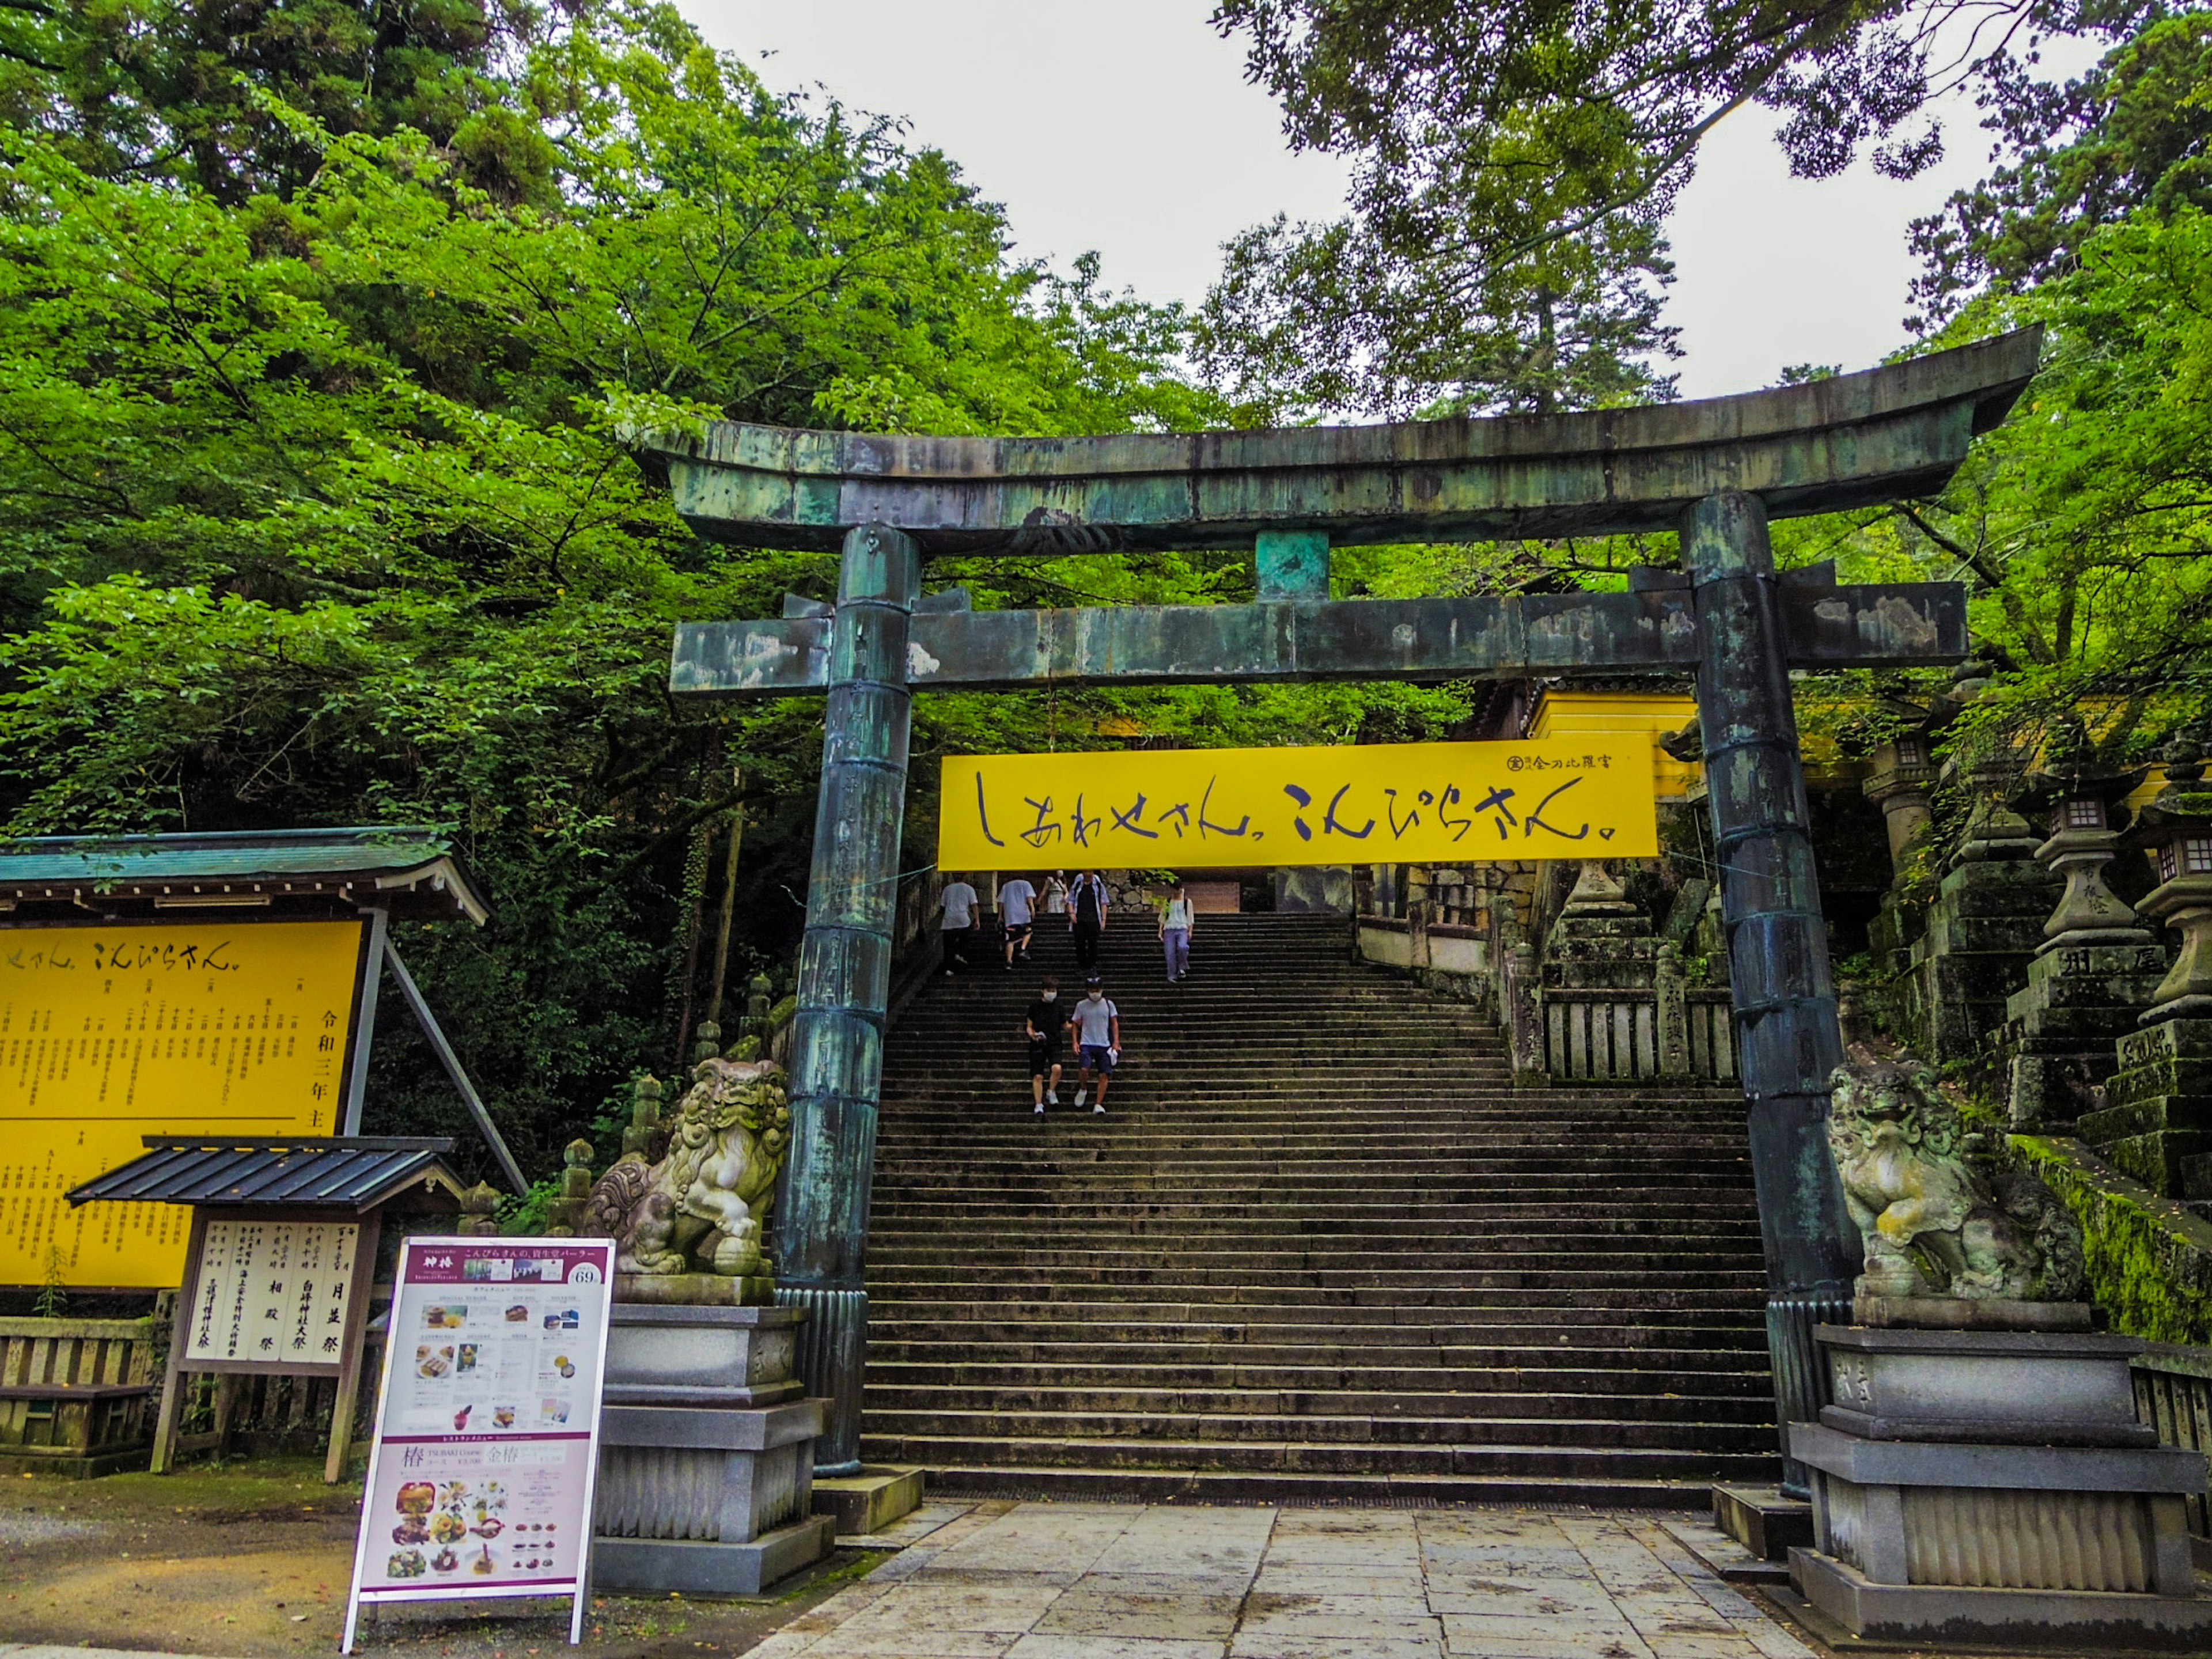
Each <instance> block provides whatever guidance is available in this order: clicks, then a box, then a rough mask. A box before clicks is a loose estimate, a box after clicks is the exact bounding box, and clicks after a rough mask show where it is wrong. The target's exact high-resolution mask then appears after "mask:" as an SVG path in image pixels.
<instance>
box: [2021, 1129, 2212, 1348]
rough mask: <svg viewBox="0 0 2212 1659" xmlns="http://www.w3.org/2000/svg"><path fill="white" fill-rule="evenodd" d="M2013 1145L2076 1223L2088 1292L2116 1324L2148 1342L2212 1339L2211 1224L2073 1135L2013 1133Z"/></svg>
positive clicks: (2207, 1340)
mask: <svg viewBox="0 0 2212 1659" xmlns="http://www.w3.org/2000/svg"><path fill="white" fill-rule="evenodd" d="M2011 1146H2012V1149H2013V1151H2014V1152H2015V1153H2016V1154H2018V1156H2019V1157H2020V1158H2021V1162H2022V1163H2023V1164H2026V1165H2027V1168H2029V1169H2031V1170H2033V1171H2034V1172H2035V1173H2036V1174H2037V1175H2039V1176H2042V1177H2043V1179H2044V1181H2045V1182H2046V1183H2047V1184H2048V1185H2049V1186H2050V1188H2051V1191H2052V1192H2054V1193H2056V1194H2057V1195H2058V1198H2059V1201H2060V1202H2062V1203H2063V1204H2064V1205H2065V1206H2066V1207H2067V1209H2068V1210H2069V1211H2070V1212H2072V1213H2073V1216H2074V1218H2075V1220H2076V1221H2077V1222H2079V1223H2080V1224H2081V1237H2082V1245H2083V1249H2084V1250H2085V1252H2086V1254H2087V1258H2088V1268H2089V1294H2090V1296H2091V1297H2092V1298H2093V1299H2094V1300H2095V1301H2097V1302H2098V1303H2100V1304H2102V1305H2103V1306H2104V1307H2105V1308H2106V1310H2108V1311H2109V1312H2110V1313H2111V1315H2112V1324H2113V1327H2114V1328H2115V1329H2118V1330H2120V1331H2124V1332H2125V1333H2126V1334H2129V1335H2130V1336H2140V1337H2143V1338H2145V1339H2147V1340H2150V1341H2154V1342H2196V1343H2203V1342H2212V1224H2208V1223H2206V1222H2205V1221H2203V1219H2202V1218H2199V1217H2197V1216H2196V1215H2193V1214H2191V1212H2189V1211H2187V1210H2185V1209H2184V1208H2183V1207H2182V1206H2180V1205H2179V1204H2177V1203H2175V1202H2174V1201H2173V1200H2171V1199H2166V1198H2160V1196H2159V1195H2158V1194H2156V1193H2154V1192H2153V1191H2151V1189H2150V1188H2148V1187H2145V1186H2143V1185H2142V1183H2141V1182H2136V1181H2132V1180H2130V1179H2129V1178H2128V1177H2127V1176H2124V1175H2122V1174H2120V1173H2119V1172H2118V1170H2114V1169H2113V1168H2112V1166H2111V1165H2109V1164H2106V1163H2105V1162H2104V1161H2103V1160H2102V1159H2100V1158H2098V1157H2097V1156H2096V1155H2095V1154H2094V1153H2093V1152H2090V1151H2089V1149H2088V1148H2087V1147H2086V1146H2083V1145H2082V1144H2081V1142H2080V1141H2078V1140H2074V1139H2068V1138H2066V1137H2063V1136H2057V1135H2014V1136H2013V1137H2011Z"/></svg>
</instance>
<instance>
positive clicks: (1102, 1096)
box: [1067, 979, 1121, 1114]
mask: <svg viewBox="0 0 2212 1659" xmlns="http://www.w3.org/2000/svg"><path fill="white" fill-rule="evenodd" d="M1067 1023H1068V1024H1071V1025H1073V1027H1075V1043H1076V1054H1077V1056H1078V1058H1079V1063H1080V1065H1081V1067H1082V1069H1081V1071H1080V1072H1079V1073H1078V1074H1077V1076H1076V1079H1075V1081H1076V1090H1075V1103H1076V1104H1077V1105H1079V1106H1080V1105H1081V1104H1083V1102H1084V1099H1085V1097H1086V1096H1087V1095H1089V1094H1090V1092H1091V1073H1093V1072H1096V1073H1098V1099H1097V1102H1096V1103H1094V1104H1093V1105H1092V1106H1091V1111H1092V1112H1093V1113H1094V1114H1096V1113H1099V1112H1103V1111H1104V1110H1105V1109H1106V1085H1108V1084H1109V1083H1110V1082H1111V1081H1112V1080H1113V1078H1114V1067H1115V1066H1117V1065H1118V1064H1120V1063H1121V1010H1120V1009H1119V1008H1116V1007H1115V1006H1114V1005H1113V1004H1112V1003H1110V1002H1109V1001H1108V1000H1106V987H1105V986H1104V984H1103V983H1102V982H1101V981H1098V980H1097V979H1087V980H1085V981H1083V995H1082V996H1081V997H1080V998H1079V1000H1077V1002H1076V1005H1075V1006H1074V1007H1073V1008H1072V1009H1070V1010H1069V1011H1068V1016H1067Z"/></svg>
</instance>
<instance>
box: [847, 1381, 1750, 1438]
mask: <svg viewBox="0 0 2212 1659" xmlns="http://www.w3.org/2000/svg"><path fill="white" fill-rule="evenodd" d="M1038 1395H1042V1398H1039V1397H1036V1396H1038ZM1399 1398H1400V1397H1399V1396H1397V1395H1389V1394H1374V1395H1358V1394H1342V1395H1328V1394H1322V1395H1300V1396H1297V1397H1296V1398H1295V1399H1294V1400H1293V1401H1290V1402H1287V1403H1286V1404H1283V1405H1278V1404H1274V1403H1272V1402H1273V1400H1274V1399H1275V1397H1274V1396H1270V1395H1206V1394H1200V1393H1195V1392H1183V1393H1174V1394H1164V1395H1158V1396H1153V1395H1145V1394H1143V1393H1141V1392H1137V1391H1132V1392H1130V1393H1127V1394H1126V1395H1118V1396H1117V1395H1113V1394H1109V1393H1107V1392H1105V1391H1103V1390H1085V1389H1070V1390H1067V1391H1066V1394H1065V1395H1054V1394H1052V1393H1051V1392H1049V1391H1046V1390H1034V1391H1030V1390H1023V1389H1006V1390H1004V1391H1000V1392H997V1393H991V1392H987V1391H984V1390H981V1389H899V1390H895V1391H894V1390H886V1391H883V1392H882V1393H881V1394H880V1395H879V1394H878V1391H877V1390H875V1389H870V1390H869V1391H868V1399H867V1414H868V1426H869V1430H870V1431H871V1432H872V1433H875V1434H884V1435H925V1436H943V1437H950V1438H965V1439H971V1440H980V1439H998V1438H1002V1437H1003V1438H1007V1439H1016V1440H1184V1441H1188V1440H1194V1439H1195V1440H1199V1441H1206V1442H1217V1441H1218V1442H1230V1443H1235V1442H1249V1441H1258V1442H1261V1443H1284V1444H1288V1443H1293V1442H1297V1443H1308V1444H1315V1443H1322V1444H1337V1445H1346V1444H1355V1445H1356V1444H1374V1445H1425V1446H1483V1445H1506V1446H1512V1445H1526V1444H1528V1443H1532V1442H1533V1443H1541V1444H1547V1445H1550V1444H1559V1443H1563V1442H1565V1441H1569V1440H1572V1441H1577V1442H1579V1443H1580V1444H1581V1445H1582V1447H1583V1449H1607V1448H1611V1447H1616V1446H1617V1447H1622V1448H1626V1449H1633V1450H1638V1451H1699V1450H1703V1449H1708V1448H1710V1449H1715V1450H1720V1451H1733V1452H1749V1453H1754V1454H1763V1453H1765V1452H1767V1451H1769V1450H1770V1449H1771V1447H1772V1445H1773V1441H1774V1431H1773V1429H1772V1428H1771V1426H1770V1425H1768V1423H1767V1422H1766V1421H1765V1419H1763V1418H1761V1417H1759V1415H1758V1414H1757V1413H1755V1412H1754V1411H1751V1410H1740V1411H1739V1412H1738V1413H1737V1415H1736V1417H1735V1418H1734V1419H1730V1418H1729V1417H1728V1416H1727V1415H1726V1409H1727V1408H1728V1407H1730V1406H1737V1407H1741V1406H1743V1405H1744V1403H1745V1402H1741V1401H1728V1400H1718V1401H1705V1402H1703V1403H1705V1405H1707V1406H1708V1407H1716V1408H1718V1409H1717V1410H1716V1412H1715V1414H1714V1416H1713V1417H1711V1418H1710V1419H1687V1420H1685V1419H1671V1420H1668V1421H1664V1422H1641V1421H1637V1420H1634V1419H1622V1418H1618V1417H1612V1418H1603V1419H1597V1418H1591V1419H1577V1418H1571V1417H1568V1416H1566V1415H1565V1414H1563V1413H1551V1412H1546V1411H1545V1410H1544V1409H1543V1408H1544V1407H1546V1406H1547V1405H1553V1404H1556V1403H1559V1402H1555V1401H1552V1400H1551V1399H1550V1398H1549V1397H1548V1396H1545V1395H1522V1396H1519V1397H1518V1402H1516V1403H1527V1404H1530V1405H1533V1406H1534V1407H1536V1408H1537V1412H1538V1413H1539V1414H1536V1415H1531V1416H1521V1415H1510V1414H1505V1413H1509V1412H1510V1411H1511V1410H1512V1409H1513V1407H1512V1405H1511V1404H1500V1405H1499V1406H1498V1408H1497V1410H1496V1412H1494V1413H1485V1414H1483V1415H1480V1416H1475V1415H1469V1414H1468V1405H1469V1403H1470V1402H1469V1401H1468V1400H1467V1399H1466V1398H1465V1397H1464V1396H1462V1395H1423V1396H1415V1398H1418V1399H1421V1400H1423V1401H1429V1402H1432V1409H1431V1410H1429V1411H1426V1412H1420V1413H1412V1412H1403V1411H1395V1412H1394V1413H1393V1414H1390V1415H1384V1414H1383V1412H1384V1411H1385V1410H1390V1409H1391V1408H1392V1407H1395V1406H1396V1404H1397V1402H1398V1401H1399ZM1501 1399H1502V1400H1504V1399H1510V1397H1501ZM1154 1400H1157V1401H1158V1403H1157V1404H1152V1403H1146V1402H1149V1401H1154ZM1361 1401H1379V1402H1384V1403H1383V1405H1381V1406H1378V1407H1376V1409H1374V1410H1368V1409H1364V1408H1363V1407H1362V1406H1361V1405H1360V1404H1359V1402H1361ZM1125 1402H1127V1403H1125ZM1569 1403H1571V1402H1569Z"/></svg>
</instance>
